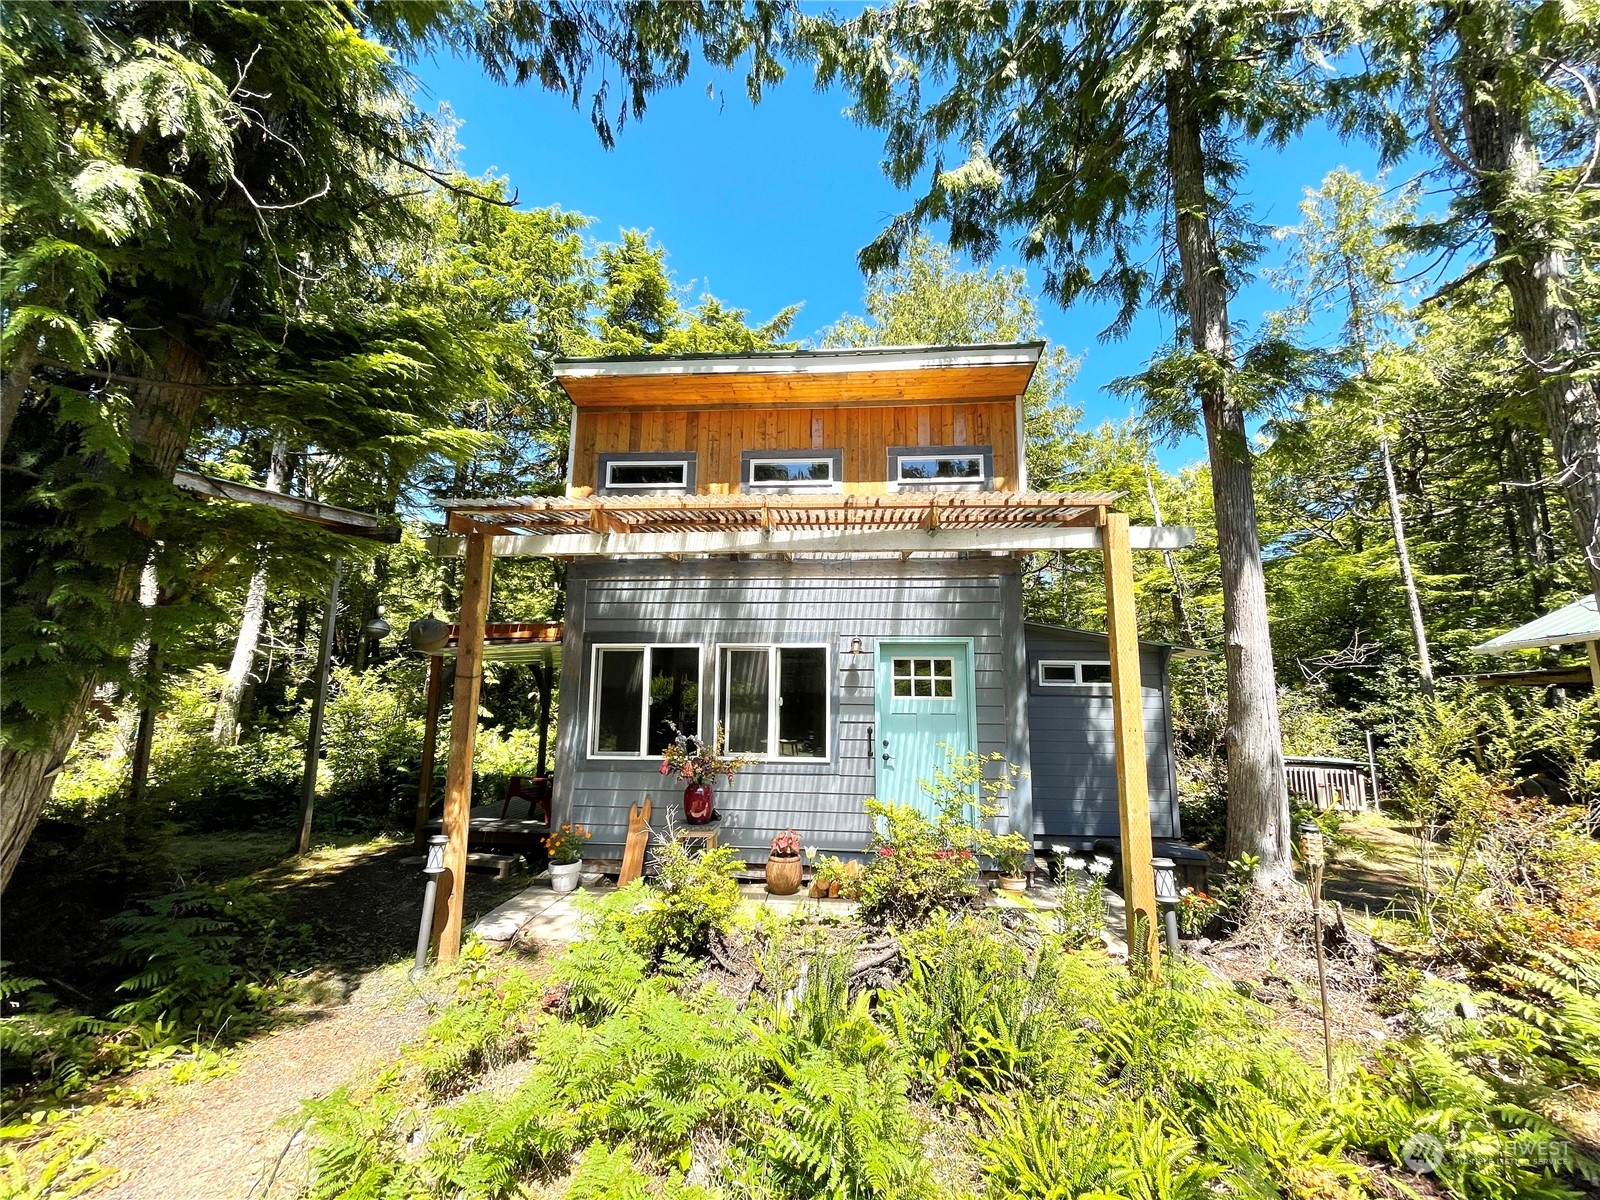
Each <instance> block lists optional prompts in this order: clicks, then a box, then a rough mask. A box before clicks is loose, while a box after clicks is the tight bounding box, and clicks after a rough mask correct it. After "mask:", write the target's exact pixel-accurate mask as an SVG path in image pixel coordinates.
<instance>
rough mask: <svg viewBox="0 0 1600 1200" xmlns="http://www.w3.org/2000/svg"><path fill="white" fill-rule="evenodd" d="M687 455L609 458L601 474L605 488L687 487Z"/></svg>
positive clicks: (656, 490)
mask: <svg viewBox="0 0 1600 1200" xmlns="http://www.w3.org/2000/svg"><path fill="white" fill-rule="evenodd" d="M689 474H690V471H689V460H688V459H686V458H653V459H609V460H607V462H606V464H605V469H604V474H603V475H602V478H601V485H600V486H601V487H602V488H603V489H604V490H605V491H608V492H662V491H687V490H688V489H689Z"/></svg>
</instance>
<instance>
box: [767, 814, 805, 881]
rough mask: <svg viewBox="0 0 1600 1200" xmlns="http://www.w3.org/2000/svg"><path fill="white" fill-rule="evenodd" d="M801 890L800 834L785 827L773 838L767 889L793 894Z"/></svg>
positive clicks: (769, 856) (768, 858)
mask: <svg viewBox="0 0 1600 1200" xmlns="http://www.w3.org/2000/svg"><path fill="white" fill-rule="evenodd" d="M799 890H800V835H799V834H798V833H796V832H795V831H794V830H792V829H785V830H784V831H783V832H782V833H780V834H779V835H778V836H777V837H775V838H773V839H772V848H771V853H770V854H769V855H768V856H767V891H769V892H771V893H772V894H773V895H774V896H792V895H794V894H795V893H796V892H798V891H799Z"/></svg>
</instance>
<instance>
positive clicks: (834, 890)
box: [828, 879, 839, 900]
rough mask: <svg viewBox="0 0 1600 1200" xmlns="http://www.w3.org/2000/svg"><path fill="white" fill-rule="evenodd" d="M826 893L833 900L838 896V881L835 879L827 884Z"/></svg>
mask: <svg viewBox="0 0 1600 1200" xmlns="http://www.w3.org/2000/svg"><path fill="white" fill-rule="evenodd" d="M828 895H829V896H831V897H832V898H833V899H835V900H837V899H838V898H839V881H838V880H837V879H835V880H834V881H833V882H832V883H830V884H829V885H828Z"/></svg>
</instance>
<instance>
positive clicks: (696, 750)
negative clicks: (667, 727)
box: [661, 726, 750, 825]
mask: <svg viewBox="0 0 1600 1200" xmlns="http://www.w3.org/2000/svg"><path fill="white" fill-rule="evenodd" d="M721 742H722V729H721V727H720V726H719V727H718V728H717V736H716V737H715V738H713V739H712V743H711V745H709V746H708V745H706V743H705V742H703V741H701V740H700V739H699V738H697V737H696V736H695V735H694V734H692V733H679V734H678V735H677V736H675V737H674V738H673V739H672V741H671V742H670V743H668V745H667V748H666V749H665V750H663V751H662V752H661V773H662V774H663V775H676V776H678V778H680V779H682V780H683V781H684V788H683V819H684V820H685V821H687V822H688V823H689V824H691V825H709V824H710V823H711V822H712V821H713V820H715V819H716V815H717V798H716V793H715V792H714V791H713V790H712V787H711V785H712V782H713V781H714V780H715V779H716V777H717V776H718V775H721V776H722V777H723V778H724V779H725V780H727V782H729V783H732V782H733V773H734V772H735V771H737V770H739V769H740V768H741V767H747V766H749V765H750V760H749V759H748V758H737V757H734V756H732V755H725V754H719V753H718V752H717V746H718V745H719V744H720V743H721Z"/></svg>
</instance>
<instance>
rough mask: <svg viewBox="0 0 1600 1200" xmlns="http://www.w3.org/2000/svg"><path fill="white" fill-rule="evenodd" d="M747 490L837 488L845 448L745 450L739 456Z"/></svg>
mask: <svg viewBox="0 0 1600 1200" xmlns="http://www.w3.org/2000/svg"><path fill="white" fill-rule="evenodd" d="M739 457H740V463H741V470H742V471H743V475H742V482H743V486H744V490H745V491H746V492H756V493H762V492H837V491H838V490H839V485H840V480H841V478H842V476H843V472H844V452H843V451H842V450H746V451H744V452H743V453H742V454H741V455H740V456H739Z"/></svg>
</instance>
